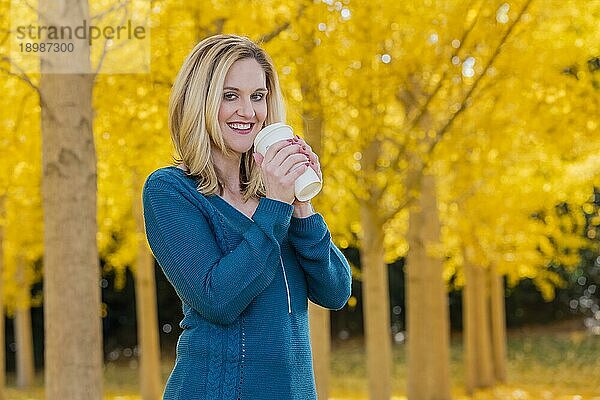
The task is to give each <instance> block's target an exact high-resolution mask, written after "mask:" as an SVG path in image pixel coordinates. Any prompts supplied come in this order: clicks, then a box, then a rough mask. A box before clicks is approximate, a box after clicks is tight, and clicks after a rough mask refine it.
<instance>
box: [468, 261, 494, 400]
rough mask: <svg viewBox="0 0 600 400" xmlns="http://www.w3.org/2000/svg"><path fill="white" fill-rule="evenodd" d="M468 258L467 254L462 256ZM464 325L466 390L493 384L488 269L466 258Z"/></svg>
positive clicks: (470, 392) (470, 390)
mask: <svg viewBox="0 0 600 400" xmlns="http://www.w3.org/2000/svg"><path fill="white" fill-rule="evenodd" d="M465 259H466V260H468V256H467V255H465ZM464 271H465V287H464V289H463V299H464V301H463V308H464V309H463V325H464V330H463V331H464V351H465V381H466V389H467V393H469V394H472V393H473V391H474V390H475V389H477V388H486V387H490V386H492V385H493V384H494V369H493V362H492V360H493V358H492V332H491V321H490V298H489V291H488V288H489V285H488V284H489V282H488V280H487V275H488V272H487V270H486V269H485V268H482V267H477V266H474V265H472V264H471V263H470V262H469V261H465V264H464Z"/></svg>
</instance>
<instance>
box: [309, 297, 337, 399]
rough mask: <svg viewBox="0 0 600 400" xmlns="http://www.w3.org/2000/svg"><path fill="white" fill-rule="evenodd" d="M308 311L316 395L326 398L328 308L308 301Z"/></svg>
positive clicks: (329, 358)
mask: <svg viewBox="0 0 600 400" xmlns="http://www.w3.org/2000/svg"><path fill="white" fill-rule="evenodd" d="M308 313H309V323H310V341H311V346H312V353H313V369H314V374H315V384H316V386H317V397H318V398H319V399H325V400H327V398H328V397H329V376H330V373H331V368H330V364H331V357H330V354H331V323H330V320H329V310H327V309H325V308H323V307H320V306H318V305H316V304H313V303H312V302H309V303H308Z"/></svg>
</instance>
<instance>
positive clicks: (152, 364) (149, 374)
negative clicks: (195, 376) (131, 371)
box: [133, 194, 162, 400]
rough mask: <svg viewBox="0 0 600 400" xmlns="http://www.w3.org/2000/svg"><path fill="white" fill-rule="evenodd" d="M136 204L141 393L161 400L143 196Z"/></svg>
mask: <svg viewBox="0 0 600 400" xmlns="http://www.w3.org/2000/svg"><path fill="white" fill-rule="evenodd" d="M133 203H134V204H133V211H134V217H135V221H136V227H137V231H138V233H139V237H140V238H141V239H140V241H139V247H138V258H137V263H136V270H135V301H136V318H137V332H138V346H139V354H140V355H139V357H140V370H139V371H140V391H141V394H142V399H143V400H158V399H160V398H161V397H162V377H161V369H160V342H159V337H158V334H159V329H160V327H159V325H158V310H157V304H156V303H157V301H156V280H155V271H154V257H153V256H152V253H151V252H150V248H149V247H148V245H147V243H146V240H145V239H144V238H145V236H144V220H143V216H142V209H141V194H140V195H139V196H136V197H135V198H134V200H133Z"/></svg>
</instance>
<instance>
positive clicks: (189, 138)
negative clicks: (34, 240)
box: [169, 35, 285, 201]
mask: <svg viewBox="0 0 600 400" xmlns="http://www.w3.org/2000/svg"><path fill="white" fill-rule="evenodd" d="M246 58H253V59H254V60H256V61H257V62H258V64H259V65H260V66H261V67H262V69H263V70H264V72H265V78H266V83H267V90H268V91H269V92H268V94H267V99H266V101H267V117H266V120H265V125H268V124H272V123H275V122H283V121H285V105H284V101H283V96H282V94H281V89H280V87H279V79H278V77H277V72H276V70H275V67H274V66H273V61H272V60H271V58H270V57H269V55H268V54H267V53H266V52H265V51H264V50H263V49H261V48H260V47H259V46H258V45H257V44H256V43H254V42H252V40H250V39H249V38H247V37H244V36H237V35H215V36H210V37H208V38H206V39H204V40H202V41H201V42H200V43H198V44H197V45H196V46H195V47H194V49H193V50H192V51H191V52H190V54H189V55H188V56H187V58H186V59H185V61H184V62H183V65H182V67H181V69H180V70H179V73H178V74H177V77H176V78H175V82H174V84H173V88H172V90H171V96H170V98H169V130H170V132H171V139H172V141H173V144H174V146H175V150H176V152H177V155H176V156H175V157H173V160H174V163H175V164H179V163H182V162H183V163H184V164H185V166H186V167H187V169H188V172H187V173H188V175H190V176H193V177H194V178H195V179H196V181H197V183H198V185H197V190H198V191H199V192H200V193H202V194H205V195H207V194H215V193H219V194H222V190H223V187H224V182H223V177H221V176H219V173H218V170H216V168H215V166H214V164H213V162H212V154H211V152H212V147H211V145H212V144H214V145H215V146H216V148H218V149H219V150H220V151H221V152H222V153H223V154H224V155H225V156H226V157H228V156H230V155H231V151H232V149H231V148H230V147H229V146H227V144H226V143H225V141H224V140H223V134H222V132H221V128H220V127H219V121H218V114H219V107H220V104H221V101H222V90H223V86H224V83H225V75H226V74H227V71H229V68H230V67H231V65H233V63H234V62H236V61H238V60H243V59H246ZM253 152H254V146H252V148H250V150H248V151H247V152H245V153H243V154H242V157H241V162H240V189H241V191H242V194H243V198H244V201H246V200H248V199H249V198H251V197H256V196H264V195H265V188H264V184H263V181H262V177H261V171H260V167H259V166H258V165H257V164H256V162H255V161H254V157H252V153H253Z"/></svg>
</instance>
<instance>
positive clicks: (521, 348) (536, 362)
mask: <svg viewBox="0 0 600 400" xmlns="http://www.w3.org/2000/svg"><path fill="white" fill-rule="evenodd" d="M405 350H406V347H405V346H404V345H395V346H394V349H393V352H394V353H393V358H394V370H393V384H392V389H393V393H394V398H395V399H403V398H404V393H405V390H406V375H407V374H406V372H407V371H406V365H405V363H404V361H405V357H406V351H405ZM172 363H173V361H172V360H168V361H165V362H164V364H163V371H162V372H163V377H164V379H165V380H166V378H167V377H168V374H169V372H170V369H171V367H172ZM137 373H138V370H137V362H136V361H135V360H131V361H126V362H119V363H109V364H106V366H105V381H104V390H105V393H106V396H105V399H111V400H134V399H135V400H138V399H139V396H138V395H137V390H138V387H137V385H138V376H137ZM463 373H464V372H463V365H462V342H461V338H460V337H459V336H457V335H455V336H453V338H452V340H451V354H450V374H451V380H452V385H453V388H452V391H453V395H454V398H455V399H465V398H467V396H465V393H464V385H463V382H464V380H463ZM42 380H43V377H42V374H38V376H37V379H36V388H35V389H33V390H28V391H21V390H17V389H15V388H14V376H12V375H8V376H7V391H6V394H7V396H6V397H7V399H14V400H41V399H43V389H42ZM331 398H332V399H335V400H341V399H347V400H358V399H361V400H365V399H367V381H366V371H365V350H364V348H363V343H362V340H359V339H350V340H347V341H343V342H335V343H334V345H333V353H332V375H331ZM472 398H473V399H475V400H487V399H490V400H491V399H515V400H536V399H540V400H567V399H568V400H600V336H592V335H589V334H587V333H585V332H583V331H580V330H567V331H564V330H561V329H556V328H544V327H542V328H536V329H528V330H523V331H515V332H511V333H510V334H509V338H508V382H507V383H506V384H502V385H497V386H496V387H494V388H492V389H488V390H481V391H478V392H476V393H475V394H474V396H473V397H472Z"/></svg>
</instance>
